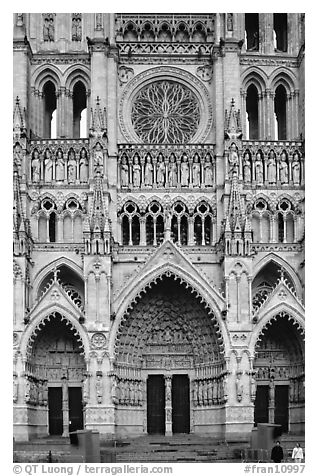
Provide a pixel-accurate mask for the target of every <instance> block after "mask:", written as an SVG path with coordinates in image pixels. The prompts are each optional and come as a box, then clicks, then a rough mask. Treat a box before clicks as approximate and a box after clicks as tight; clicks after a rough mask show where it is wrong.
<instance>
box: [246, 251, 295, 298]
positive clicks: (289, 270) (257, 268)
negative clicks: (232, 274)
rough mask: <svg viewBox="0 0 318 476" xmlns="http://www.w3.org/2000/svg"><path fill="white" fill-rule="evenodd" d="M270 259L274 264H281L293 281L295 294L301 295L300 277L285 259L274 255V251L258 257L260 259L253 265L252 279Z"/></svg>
mask: <svg viewBox="0 0 318 476" xmlns="http://www.w3.org/2000/svg"><path fill="white" fill-rule="evenodd" d="M271 261H273V262H274V263H275V264H277V265H278V266H281V267H282V268H284V269H285V270H286V272H287V273H288V274H289V276H290V277H291V279H292V281H293V284H294V288H295V291H296V294H297V296H298V297H301V296H302V294H303V288H302V284H301V281H300V278H299V277H298V274H297V273H296V271H295V270H294V269H293V267H292V266H291V265H290V264H289V263H288V262H287V261H285V260H284V259H283V258H281V257H280V256H278V255H276V254H275V253H269V254H268V255H266V256H264V257H263V258H262V259H260V261H259V262H258V263H257V264H256V265H255V267H254V274H253V278H252V279H254V278H255V276H257V274H258V273H259V272H260V271H261V270H262V268H264V267H265V266H266V265H267V264H268V263H270V262H271Z"/></svg>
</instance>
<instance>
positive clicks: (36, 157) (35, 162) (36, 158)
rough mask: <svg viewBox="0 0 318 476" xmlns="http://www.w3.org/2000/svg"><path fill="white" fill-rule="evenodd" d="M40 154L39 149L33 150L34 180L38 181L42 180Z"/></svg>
mask: <svg viewBox="0 0 318 476" xmlns="http://www.w3.org/2000/svg"><path fill="white" fill-rule="evenodd" d="M40 166H41V164H40V156H39V152H38V150H37V149H35V150H34V151H33V157H32V164H31V167H32V181H33V182H35V183H37V182H39V181H40Z"/></svg>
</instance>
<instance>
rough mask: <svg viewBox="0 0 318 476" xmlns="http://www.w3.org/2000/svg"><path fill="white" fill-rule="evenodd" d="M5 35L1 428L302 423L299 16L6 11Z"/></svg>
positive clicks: (142, 429)
mask: <svg viewBox="0 0 318 476" xmlns="http://www.w3.org/2000/svg"><path fill="white" fill-rule="evenodd" d="M13 49H14V104H15V105H14V122H13V157H14V169H13V174H14V258H13V260H14V261H13V265H14V314H13V327H14V335H13V358H14V375H13V403H14V434H15V437H16V438H17V439H21V440H23V439H29V438H31V437H33V436H45V435H47V434H48V433H52V434H63V435H67V434H68V432H69V430H72V429H74V428H79V427H81V426H82V425H84V426H85V428H94V429H97V430H99V431H100V432H101V433H103V434H115V435H124V434H131V435H137V434H139V435H140V434H143V433H147V432H152V431H156V428H157V430H158V431H164V432H165V433H166V434H171V433H176V432H178V431H185V432H187V431H189V432H192V433H198V434H200V433H201V434H203V433H211V434H215V435H219V436H220V437H227V438H231V437H233V438H237V437H238V435H239V436H242V437H246V436H247V435H248V433H249V432H250V431H251V429H252V427H253V425H254V422H255V423H257V422H264V421H269V422H276V423H281V424H282V425H283V427H284V430H285V431H290V432H302V431H304V343H303V335H304V304H303V297H304V254H303V250H304V160H305V155H304V142H303V141H304V91H303V89H304V15H302V14H295V13H288V14H275V15H274V14H268V13H266V14H265V13H261V14H247V15H244V14H235V13H227V14H219V13H216V14H191V15H190V14H189V15H188V14H175V15H172V14H171V15H166V14H152V15H146V14H113V13H110V14H106V13H105V14H104V13H82V14H81V13H73V14H72V13H61V14H55V13H49V14H41V13H31V14H28V13H18V14H14V42H13ZM85 117H86V118H87V119H86V121H85ZM153 376H158V379H157V380H156V381H157V384H156V385H158V395H159V393H160V391H161V390H160V389H163V394H162V395H163V396H162V400H161V401H159V400H160V399H159V400H158V401H155V400H152V397H151V395H152V393H151V391H153V389H154V388H153V387H151V385H152V384H151V383H150V381H151V377H153ZM176 376H179V377H180V378H179V380H178V378H177V377H176ZM182 376H183V377H182ZM160 378H162V380H160ZM182 379H183V380H182ZM154 381H155V380H154V379H153V382H154ZM159 381H160V382H161V383H160V382H159ZM158 382H159V383H158ZM177 382H179V383H177ZM181 382H183V383H181ZM72 389H73V390H72ZM78 391H79V393H76V392H78ZM178 392H185V393H184V395H185V397H184V399H185V401H188V404H189V405H188V407H187V406H186V405H185V407H182V408H181V409H180V408H179V407H178V404H177V403H176V402H177V397H176V395H179V396H180V395H183V394H182V393H181V394H180V393H178ZM72 395H77V397H74V399H73V397H72ZM158 398H159V397H158ZM155 405H157V407H156V408H157V409H159V410H160V408H161V409H163V414H162V415H161V417H158V418H159V420H160V418H161V420H160V422H161V423H160V422H159V420H158V422H159V423H158V422H157V423H156V422H155V421H154V420H153V419H152V418H153V414H152V410H151V409H153V408H154V406H155ZM177 407H178V408H177ZM159 410H158V411H159ZM160 411H161V410H160ZM178 412H179V413H178ZM180 412H181V413H180ZM182 412H183V413H182ZM180 414H181V419H180V418H179V417H180ZM178 415H179V417H178ZM178 418H179V420H178ZM182 421H184V422H188V423H184V425H185V426H184V427H183V426H182V425H183V423H182ZM180 422H181V423H180ZM152 425H154V426H152ZM156 425H157V427H156ZM160 425H163V430H162V428H161V427H160ZM180 425H181V426H180ZM153 428H154V430H153ZM160 428H161V430H160ZM180 428H181V430H180Z"/></svg>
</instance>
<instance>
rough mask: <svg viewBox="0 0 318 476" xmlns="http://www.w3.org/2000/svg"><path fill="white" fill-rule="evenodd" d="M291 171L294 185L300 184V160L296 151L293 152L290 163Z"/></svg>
mask: <svg viewBox="0 0 318 476" xmlns="http://www.w3.org/2000/svg"><path fill="white" fill-rule="evenodd" d="M292 172H293V183H294V185H299V184H300V161H299V155H298V153H297V152H296V153H295V154H294V160H293V163H292Z"/></svg>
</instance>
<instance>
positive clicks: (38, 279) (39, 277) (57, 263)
mask: <svg viewBox="0 0 318 476" xmlns="http://www.w3.org/2000/svg"><path fill="white" fill-rule="evenodd" d="M62 265H64V266H66V267H68V268H70V269H71V270H72V271H74V273H76V274H77V275H78V277H79V278H80V279H83V269H82V268H81V267H80V266H79V265H78V264H77V263H75V261H72V260H71V259H69V258H66V257H65V256H61V257H60V258H57V259H56V260H54V261H51V262H50V263H48V264H46V265H45V266H44V267H43V268H42V269H40V271H38V272H37V274H36V275H35V278H34V281H33V290H32V294H33V298H34V297H35V296H36V295H37V293H38V289H39V286H40V285H41V283H42V281H43V279H44V278H45V277H46V276H47V275H48V274H49V273H51V272H52V269H53V268H55V267H56V268H59V267H61V266H62Z"/></svg>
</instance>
